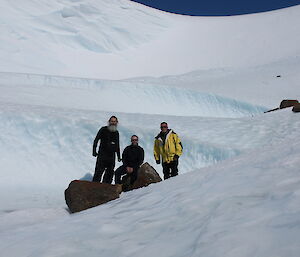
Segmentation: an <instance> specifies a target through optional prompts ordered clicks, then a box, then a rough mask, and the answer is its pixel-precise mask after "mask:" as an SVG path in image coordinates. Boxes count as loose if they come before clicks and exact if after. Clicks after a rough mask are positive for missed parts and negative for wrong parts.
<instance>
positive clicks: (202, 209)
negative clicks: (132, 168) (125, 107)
mask: <svg viewBox="0 0 300 257" xmlns="http://www.w3.org/2000/svg"><path fill="white" fill-rule="evenodd" d="M297 115H298V114H293V113H292V112H290V110H287V111H283V112H279V113H274V114H268V115H266V121H265V124H267V123H268V124H270V123H273V126H272V128H273V129H274V130H275V131H276V132H277V133H278V132H281V134H280V135H278V136H281V137H280V138H281V140H279V141H278V142H276V143H275V142H273V143H269V145H267V146H265V147H261V148H259V149H258V148H257V149H255V150H254V151H248V152H246V153H245V154H242V155H240V156H239V157H237V158H234V159H233V160H228V161H225V162H222V163H219V164H217V165H215V166H212V167H211V168H205V169H202V170H198V171H195V172H190V173H188V174H184V175H181V176H178V177H176V178H174V179H170V180H168V181H165V182H163V183H159V184H155V185H151V186H149V187H148V188H144V189H141V190H137V191H134V192H129V193H126V194H124V195H122V197H121V198H120V199H118V200H115V201H113V202H111V203H108V204H106V205H103V206H100V207H96V208H93V209H90V210H88V211H84V212H82V213H79V214H75V215H66V214H63V213H61V214H60V218H58V216H59V210H57V211H56V212H55V214H56V215H53V212H51V211H50V212H49V210H44V212H42V211H41V210H38V211H36V210H27V211H20V212H18V211H16V212H11V213H8V214H5V215H2V219H3V220H4V221H5V223H4V222H3V223H2V226H1V232H0V237H1V241H0V249H1V253H2V255H3V256H20V255H22V256H44V257H46V256H51V257H56V256H83V255H84V256H90V257H93V256H99V254H100V255H101V256H124V257H125V256H141V253H142V255H143V256H146V257H147V256H153V255H158V256H173V257H174V256H175V257H176V256H178V257H182V256H190V257H192V256H202V255H203V256H208V257H214V256H225V257H227V256H228V257H229V256H230V257H233V256H238V257H239V256H244V257H252V256H259V257H260V256H261V257H263V256H290V257H297V256H299V251H300V245H299V232H300V220H299V217H300V216H299V215H300V213H299V206H300V191H299V186H300V180H299V169H298V167H299V165H300V159H299V156H298V155H299V154H298V153H299V150H300V144H299V141H298V140H295V138H296V137H299V136H300V135H299V129H298V130H295V129H292V128H291V127H290V125H291V126H296V124H297V126H299V118H298V116H297ZM259 120H262V119H259ZM279 120H281V122H279ZM248 122H249V121H248ZM260 122H261V121H260ZM249 123H250V122H249ZM260 125H262V124H260ZM252 127H253V128H256V129H257V128H258V126H257V125H255V122H253V123H252ZM278 128H280V129H278ZM290 129H292V131H293V133H292V134H290V133H289V132H290V131H289V130H290ZM232 134H233V133H232ZM280 141H281V142H280ZM187 185H188V186H187ZM41 212H42V213H41ZM32 216H35V217H36V218H37V219H36V221H35V222H32V218H31V217H32ZM20 217H22V219H20ZM45 217H47V218H48V220H45ZM20 220H21V221H20ZM16 224H17V225H19V226H17V225H16ZM12 242H14V243H12ZM15 242H17V247H16V245H15Z"/></svg>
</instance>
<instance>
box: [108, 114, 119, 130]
mask: <svg viewBox="0 0 300 257" xmlns="http://www.w3.org/2000/svg"><path fill="white" fill-rule="evenodd" d="M117 126H118V118H117V117H116V116H111V117H110V118H109V120H108V129H109V130H110V131H111V132H114V131H117Z"/></svg>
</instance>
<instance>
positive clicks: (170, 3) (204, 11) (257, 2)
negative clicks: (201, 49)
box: [133, 0, 300, 16]
mask: <svg viewBox="0 0 300 257" xmlns="http://www.w3.org/2000/svg"><path fill="white" fill-rule="evenodd" d="M133 1H135V2H138V3H142V4H145V5H148V6H151V7H154V8H157V9H160V10H164V11H168V12H173V13H180V14H187V15H209V16H210V15H212V16H216V15H237V14H246V13H256V12H264V11H270V10H275V9H279V8H284V7H289V6H293V5H297V4H300V0H205V1H204V0H133Z"/></svg>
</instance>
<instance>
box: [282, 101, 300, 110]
mask: <svg viewBox="0 0 300 257" xmlns="http://www.w3.org/2000/svg"><path fill="white" fill-rule="evenodd" d="M297 104H299V101H298V100H283V101H282V102H281V103H280V107H279V108H280V109H284V108H288V107H293V106H295V105H297Z"/></svg>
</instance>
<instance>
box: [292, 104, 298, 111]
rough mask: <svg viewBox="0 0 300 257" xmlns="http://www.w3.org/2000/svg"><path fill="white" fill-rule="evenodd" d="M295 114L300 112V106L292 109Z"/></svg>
mask: <svg viewBox="0 0 300 257" xmlns="http://www.w3.org/2000/svg"><path fill="white" fill-rule="evenodd" d="M292 111H293V112H300V104H297V105H295V106H294V107H293V109H292Z"/></svg>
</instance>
